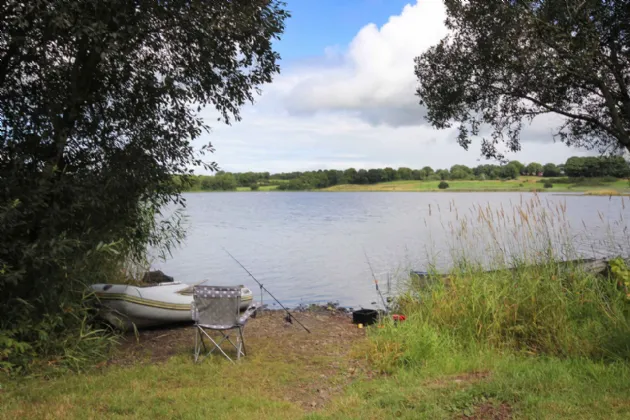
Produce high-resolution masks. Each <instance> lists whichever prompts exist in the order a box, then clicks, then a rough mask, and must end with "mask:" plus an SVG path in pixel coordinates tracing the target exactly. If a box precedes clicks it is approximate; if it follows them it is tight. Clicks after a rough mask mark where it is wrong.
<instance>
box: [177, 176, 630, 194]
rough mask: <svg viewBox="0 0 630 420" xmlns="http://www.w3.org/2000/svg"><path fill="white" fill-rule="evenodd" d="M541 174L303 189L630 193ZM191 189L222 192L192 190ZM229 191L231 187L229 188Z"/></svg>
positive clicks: (625, 185)
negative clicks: (543, 178) (444, 184)
mask: <svg viewBox="0 0 630 420" xmlns="http://www.w3.org/2000/svg"><path fill="white" fill-rule="evenodd" d="M538 181H540V178H538V177H529V176H528V177H521V178H519V179H511V180H488V181H462V180H453V181H446V182H447V183H448V185H449V186H448V188H446V189H440V188H438V185H439V183H440V181H393V182H381V183H377V184H364V185H359V184H341V185H335V186H332V187H328V188H321V189H310V190H303V191H308V192H483V193H490V192H524V193H533V192H537V193H541V192H545V193H575V194H580V195H599V196H628V195H630V182H629V181H628V180H625V179H619V180H617V181H615V182H595V183H593V184H588V183H587V184H583V183H573V184H571V183H567V179H566V178H559V179H558V180H557V182H556V183H554V181H553V180H552V181H551V183H552V186H551V187H550V188H545V185H544V184H543V183H540V182H538ZM268 191H281V190H279V189H278V185H260V186H259V187H258V189H257V190H252V189H251V188H250V187H238V188H237V189H236V191H233V192H268ZM188 192H222V191H206V190H191V191H188ZM226 192H227V191H226Z"/></svg>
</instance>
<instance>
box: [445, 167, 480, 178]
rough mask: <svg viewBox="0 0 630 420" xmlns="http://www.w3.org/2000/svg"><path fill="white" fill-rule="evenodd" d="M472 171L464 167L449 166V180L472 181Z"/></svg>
mask: <svg viewBox="0 0 630 420" xmlns="http://www.w3.org/2000/svg"><path fill="white" fill-rule="evenodd" d="M473 176H474V175H473V171H472V169H470V168H469V167H468V166H466V165H453V166H451V176H450V179H472V178H473Z"/></svg>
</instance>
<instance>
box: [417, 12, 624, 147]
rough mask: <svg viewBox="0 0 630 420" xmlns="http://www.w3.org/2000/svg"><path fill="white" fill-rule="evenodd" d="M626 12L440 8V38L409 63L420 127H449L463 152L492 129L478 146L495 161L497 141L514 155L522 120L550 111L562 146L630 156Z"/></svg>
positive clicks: (518, 142)
mask: <svg viewBox="0 0 630 420" xmlns="http://www.w3.org/2000/svg"><path fill="white" fill-rule="evenodd" d="M626 6H627V4H625V3H623V2H622V3H619V2H601V1H586V2H577V3H572V4H571V5H569V6H567V4H566V2H565V1H562V0H551V1H541V0H531V1H517V2H514V1H509V2H487V1H483V0H472V1H463V0H452V1H448V2H446V14H447V17H446V22H447V25H448V27H449V29H450V31H449V35H448V36H447V37H446V38H444V39H442V40H441V41H440V42H439V43H438V44H436V45H434V46H433V47H431V48H429V49H428V50H427V51H425V52H424V53H423V54H422V55H421V56H419V57H417V58H416V69H415V72H416V76H417V78H418V80H419V82H420V87H419V88H418V89H417V94H418V95H419V96H420V98H421V101H420V104H421V105H423V106H425V107H426V108H427V119H428V121H429V122H430V123H431V124H432V125H433V126H434V127H436V128H439V129H445V128H448V127H451V126H453V124H457V125H458V126H459V136H458V142H459V144H460V145H461V146H462V147H464V148H465V149H468V147H469V146H470V144H471V142H472V138H474V137H475V136H478V135H480V134H481V133H480V130H481V127H485V126H490V127H492V132H491V133H490V134H489V135H488V136H486V137H484V138H483V139H482V146H481V152H482V154H483V155H484V156H487V157H498V156H501V153H500V152H499V150H500V149H501V147H499V146H498V145H499V144H500V143H505V146H506V147H507V149H508V150H510V151H518V150H520V134H521V129H522V126H523V122H524V121H528V120H532V119H534V118H535V117H536V116H539V115H545V114H549V113H553V114H557V115H560V116H561V118H562V123H559V125H558V129H557V131H556V134H555V136H556V137H558V138H559V139H560V140H561V141H562V142H564V143H566V144H567V145H569V146H580V147H585V148H588V149H597V150H599V151H601V152H609V151H610V150H615V149H616V150H623V149H628V150H630V132H629V131H628V127H629V126H630V113H629V112H628V104H629V102H628V78H627V74H628V71H629V70H630V60H629V56H628V47H627V38H626V37H627V32H628V26H627V25H628V24H627V22H628V21H630V8H628V7H626ZM436 69H439V71H436ZM616 98H623V99H619V100H617V99H616ZM497 104H499V105H497Z"/></svg>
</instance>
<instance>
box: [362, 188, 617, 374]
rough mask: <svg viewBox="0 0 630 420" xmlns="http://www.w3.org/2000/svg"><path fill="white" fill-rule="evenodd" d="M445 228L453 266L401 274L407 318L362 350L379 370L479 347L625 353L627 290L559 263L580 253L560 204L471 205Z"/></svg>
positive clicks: (597, 355)
mask: <svg viewBox="0 0 630 420" xmlns="http://www.w3.org/2000/svg"><path fill="white" fill-rule="evenodd" d="M449 207H450V209H449V211H453V206H449ZM455 211H457V210H455ZM600 217H601V219H602V221H604V217H603V216H601V215H600ZM445 228H446V229H447V232H448V234H449V236H450V237H451V241H452V242H451V244H450V251H451V258H452V265H451V269H450V270H449V271H448V272H446V273H444V272H442V273H438V272H437V270H436V269H435V267H432V268H431V269H430V270H429V271H430V274H429V275H428V276H422V277H418V276H411V278H409V279H407V281H406V282H405V292H404V293H402V294H401V295H400V296H399V297H398V298H397V299H396V309H397V310H398V311H400V312H402V313H404V314H406V315H407V321H405V322H403V323H401V324H398V325H394V324H393V323H391V322H390V323H388V324H387V326H386V328H384V329H378V330H377V333H375V334H374V336H373V338H374V339H373V340H372V345H373V348H372V351H371V352H370V355H369V357H371V358H372V359H373V361H375V362H377V364H379V365H381V367H389V368H391V367H393V366H395V365H397V364H400V363H403V364H406V365H422V364H423V363H426V361H427V360H428V359H430V358H432V357H434V356H436V355H439V354H445V353H448V352H461V351H464V352H470V351H481V350H484V349H485V350H488V349H490V350H492V351H499V352H504V351H508V352H517V353H522V354H528V355H548V356H556V357H587V358H591V359H598V360H602V359H606V360H612V359H624V360H625V359H630V322H629V319H628V308H629V307H630V305H629V304H628V302H627V298H626V296H625V293H624V292H623V291H621V290H619V288H618V285H617V283H616V282H614V281H612V280H611V279H610V278H609V277H608V276H607V275H605V274H604V275H602V274H598V273H592V272H589V271H587V270H586V269H585V266H583V265H581V264H579V263H577V262H575V263H571V262H570V263H560V260H571V259H572V258H577V257H578V256H579V253H578V252H577V249H576V240H575V239H576V238H575V236H574V235H573V234H572V233H571V232H573V231H572V230H571V226H570V221H569V220H568V218H567V208H566V204H564V203H549V202H545V201H544V200H542V199H541V198H540V197H539V196H534V197H533V198H532V199H530V200H523V201H521V202H520V203H517V204H516V205H514V206H512V208H509V209H508V208H504V207H503V206H499V208H492V207H490V206H475V207H473V208H472V209H471V210H470V211H469V212H468V213H467V214H464V215H457V216H456V218H455V222H450V223H448V224H446V225H445ZM611 249H614V248H613V247H611Z"/></svg>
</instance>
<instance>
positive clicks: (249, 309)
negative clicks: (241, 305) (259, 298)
mask: <svg viewBox="0 0 630 420" xmlns="http://www.w3.org/2000/svg"><path fill="white" fill-rule="evenodd" d="M259 306H260V304H259V303H258V302H252V303H251V304H250V305H249V306H248V307H247V309H246V310H245V312H244V313H243V315H241V317H240V318H239V320H238V323H239V324H241V325H243V324H245V323H246V322H247V320H248V319H249V318H250V317H251V316H252V315H253V314H254V313H255V312H256V311H257V310H258V308H259Z"/></svg>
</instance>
